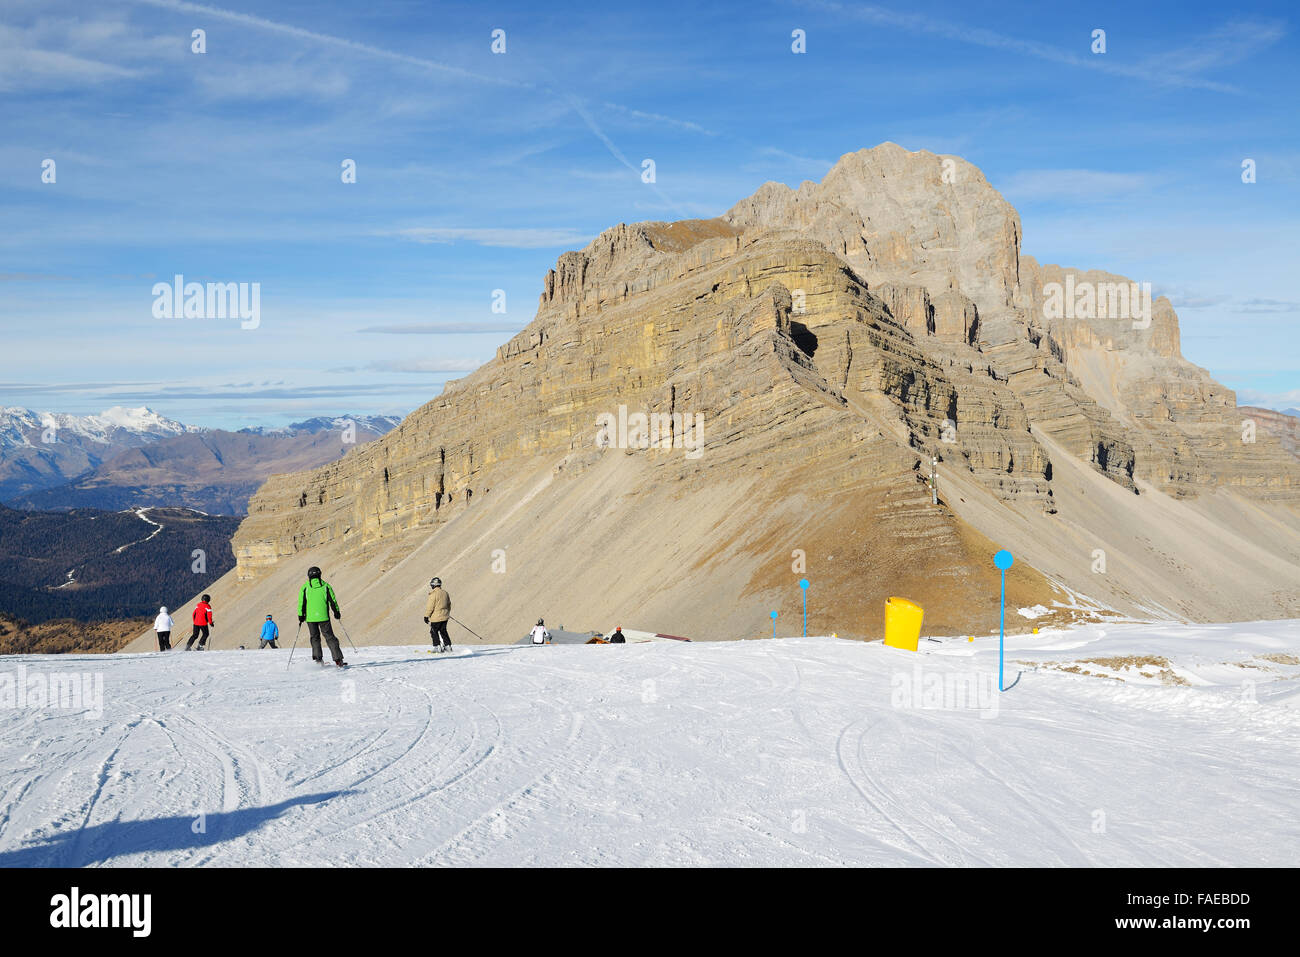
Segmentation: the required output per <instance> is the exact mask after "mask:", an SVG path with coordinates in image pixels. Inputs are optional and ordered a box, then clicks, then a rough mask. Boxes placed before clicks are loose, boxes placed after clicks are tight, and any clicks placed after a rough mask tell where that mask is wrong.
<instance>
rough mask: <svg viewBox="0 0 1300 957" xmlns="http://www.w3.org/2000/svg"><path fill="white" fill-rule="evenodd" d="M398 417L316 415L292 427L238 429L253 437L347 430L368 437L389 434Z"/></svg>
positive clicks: (317, 433) (343, 431)
mask: <svg viewBox="0 0 1300 957" xmlns="http://www.w3.org/2000/svg"><path fill="white" fill-rule="evenodd" d="M401 421H402V417H401V416H398V415H334V416H331V415H318V416H315V417H314V418H310V419H304V420H303V421H302V422H294V423H293V424H292V425H283V426H277V427H272V426H265V425H259V426H256V427H254V428H250V429H240V430H239V431H240V433H241V434H246V433H250V434H253V435H303V434H307V435H319V434H320V433H321V432H338V433H339V434H340V435H342V434H344V433H345V432H346V431H347V430H349V429H355V430H356V431H358V432H364V433H367V434H369V435H375V436H379V435H383V434H384V433H386V432H391V431H392V430H393V429H395V428H397V426H398V425H399V424H400V423H401Z"/></svg>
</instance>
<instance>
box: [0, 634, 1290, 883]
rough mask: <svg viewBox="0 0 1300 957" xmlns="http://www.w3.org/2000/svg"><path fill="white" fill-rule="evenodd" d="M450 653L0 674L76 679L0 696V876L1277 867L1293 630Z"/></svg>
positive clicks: (9, 662) (6, 666)
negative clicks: (44, 698) (82, 682)
mask: <svg viewBox="0 0 1300 957" xmlns="http://www.w3.org/2000/svg"><path fill="white" fill-rule="evenodd" d="M218 621H220V619H218ZM345 624H346V622H345ZM282 626H283V623H282ZM285 631H286V632H287V640H286V644H288V643H289V642H290V641H292V637H293V636H292V628H291V627H289V628H286V629H285ZM461 634H462V635H463V632H462V633H461ZM226 640H227V641H228V642H229V641H231V640H232V638H231V636H227V638H226ZM457 640H458V641H460V639H459V638H458V639H457ZM250 643H251V642H250ZM345 648H347V645H346V643H345ZM458 649H459V654H458V655H457V656H455V657H452V656H447V657H442V656H432V655H429V654H427V653H426V652H425V651H424V649H423V648H415V647H368V648H363V649H361V650H360V652H358V653H351V649H348V651H349V658H350V659H351V660H353V661H354V662H355V667H353V668H351V669H349V670H347V671H344V672H338V671H336V670H335V669H334V668H332V667H330V668H327V669H321V668H319V667H318V666H316V665H314V664H313V663H311V662H310V661H309V660H308V658H307V656H306V655H305V654H304V645H303V644H299V646H298V650H297V654H296V655H295V657H294V661H293V666H292V670H289V671H286V670H285V663H286V661H287V659H288V655H289V652H288V651H287V650H281V651H279V652H274V651H265V652H257V651H251V650H250V651H238V650H230V651H214V652H207V653H205V654H202V655H200V654H186V653H183V652H176V653H173V654H171V655H168V656H162V655H156V654H154V655H145V654H132V655H117V656H111V657H95V656H81V657H71V656H64V657H59V658H39V657H26V658H17V657H15V658H5V659H0V676H3V675H6V674H10V675H17V674H18V669H19V668H20V667H22V668H26V669H27V674H28V676H29V677H30V675H32V674H37V673H39V674H42V675H48V674H49V673H50V672H52V671H55V670H58V671H62V672H69V671H81V670H82V669H84V670H86V672H88V673H90V674H91V675H92V676H93V674H96V673H98V674H102V679H103V708H102V716H100V717H98V718H95V717H93V716H92V717H91V718H90V719H88V718H87V716H86V714H85V713H82V712H75V713H74V712H72V711H70V710H54V709H49V708H43V709H41V708H32V707H27V708H13V707H3V706H0V769H2V770H0V866H13V865H95V864H144V865H182V866H189V865H219V866H238V865H242V864H272V865H308V866H318V865H330V864H363V865H370V864H390V865H408V864H420V865H422V864H447V865H467V864H485V865H487V864H494V865H534V864H560V865H563V864H595V865H613V864H621V865H679V864H700V865H703V864H712V865H823V864H831V865H838V864H860V865H873V864H901V865H944V864H952V865H982V864H988V865H1031V864H1047V865H1057V864H1061V865H1106V866H1122V865H1178V864H1186V865H1222V864H1240V865H1246V864H1266V865H1291V864H1294V862H1295V858H1296V852H1297V850H1300V815H1297V810H1298V809H1300V761H1297V760H1296V755H1297V753H1300V622H1297V621H1282V622H1255V623H1248V624H1241V625H1212V626H1186V625H1142V624H1128V625H1106V626H1089V627H1086V628H1081V629H1078V630H1073V631H1068V632H1065V631H1062V632H1053V633H1044V634H1041V635H1037V636H1020V637H1016V638H1013V639H1009V640H1008V655H1007V658H1008V671H1007V681H1008V683H1009V684H1010V683H1012V682H1014V686H1013V687H1012V688H1011V690H1009V691H1007V692H1006V693H1005V694H1002V695H997V693H996V691H995V690H993V689H994V685H993V682H995V681H996V672H997V638H996V636H995V637H992V638H986V637H981V638H977V639H975V640H974V641H969V642H968V641H966V640H965V639H964V638H957V639H948V640H946V641H943V642H941V643H936V642H923V643H922V650H921V653H911V652H904V651H898V650H895V649H891V648H886V647H884V646H883V645H880V644H878V643H874V644H864V643H860V642H849V641H842V640H837V639H833V638H803V639H781V640H763V641H745V642H727V643H721V642H719V643H704V642H697V643H692V644H679V643H667V644H644V645H625V646H617V645H592V646H551V647H542V648H529V647H511V646H491V647H486V646H482V645H479V646H477V647H473V648H470V647H468V646H467V645H466V644H464V643H461V644H459V645H458ZM1130 658H1131V659H1132V660H1131V661H1130V660H1128V659H1130ZM1069 668H1074V669H1077V670H1078V671H1089V672H1091V674H1090V675H1084V674H1081V673H1074V672H1071V671H1068V670H1064V669H1069ZM1117 678H1118V680H1117ZM4 686H5V679H4V678H3V677H0V698H3V694H4ZM963 688H964V689H966V690H967V691H973V692H974V695H973V697H967V698H966V700H965V701H963V700H961V697H962V690H961V689H963ZM945 689H946V692H945ZM91 710H92V711H93V710H94V709H93V707H92V709H91ZM199 815H202V818H200V817H199Z"/></svg>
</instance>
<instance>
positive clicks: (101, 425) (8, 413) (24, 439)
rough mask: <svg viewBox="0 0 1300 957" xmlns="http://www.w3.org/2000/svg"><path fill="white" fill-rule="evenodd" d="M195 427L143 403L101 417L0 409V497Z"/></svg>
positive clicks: (55, 482) (60, 480)
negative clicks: (134, 407) (136, 406)
mask: <svg viewBox="0 0 1300 957" xmlns="http://www.w3.org/2000/svg"><path fill="white" fill-rule="evenodd" d="M198 431H200V430H199V429H198V428H197V427H195V426H187V425H183V424H182V423H180V422H177V421H175V420H173V419H168V418H166V417H165V416H161V415H158V414H157V413H156V412H154V411H153V410H152V409H148V408H144V407H141V408H138V409H125V408H122V407H121V406H114V407H113V408H111V409H108V410H106V411H105V412H103V413H101V414H100V415H65V414H62V413H57V412H35V411H33V410H31V409H24V408H19V407H12V406H11V407H5V408H0V501H8V500H10V499H13V498H17V497H19V496H21V495H25V494H26V493H28V492H32V491H36V490H39V489H45V488H50V487H52V486H55V485H62V484H63V483H64V482H67V481H68V480H69V479H70V478H72V477H73V476H76V475H81V474H83V473H85V472H88V471H90V470H91V469H93V468H95V467H96V466H98V465H99V464H100V463H102V462H105V461H107V460H108V459H111V458H113V456H115V455H117V454H119V453H121V452H124V451H126V450H127V449H132V448H137V447H139V446H142V445H149V444H151V443H153V442H158V441H161V440H163V439H167V438H171V437H173V436H178V435H185V434H187V433H192V432H198Z"/></svg>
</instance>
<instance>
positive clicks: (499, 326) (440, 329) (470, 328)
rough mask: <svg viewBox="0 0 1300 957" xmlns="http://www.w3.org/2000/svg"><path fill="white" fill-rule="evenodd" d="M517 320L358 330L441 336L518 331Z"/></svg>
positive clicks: (409, 325) (430, 323)
mask: <svg viewBox="0 0 1300 957" xmlns="http://www.w3.org/2000/svg"><path fill="white" fill-rule="evenodd" d="M521 328H523V327H522V326H520V325H519V323H517V322H408V323H401V324H392V325H385V326H366V327H365V328H364V329H358V330H357V332H370V333H378V334H381V335H387V336H439V335H447V334H449V333H466V332H467V333H483V332H496V333H500V332H518V331H519V330H520V329H521Z"/></svg>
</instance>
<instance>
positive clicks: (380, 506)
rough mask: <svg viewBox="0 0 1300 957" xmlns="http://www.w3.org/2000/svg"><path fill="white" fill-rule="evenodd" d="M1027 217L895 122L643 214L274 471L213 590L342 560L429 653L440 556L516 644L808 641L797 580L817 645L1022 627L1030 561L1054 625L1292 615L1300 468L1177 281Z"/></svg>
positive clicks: (264, 598) (379, 606)
mask: <svg viewBox="0 0 1300 957" xmlns="http://www.w3.org/2000/svg"><path fill="white" fill-rule="evenodd" d="M1020 236H1021V230H1020V221H1019V217H1018V215H1017V214H1016V211H1015V210H1014V209H1013V208H1012V207H1011V206H1010V204H1008V203H1007V202H1006V201H1005V200H1004V199H1003V198H1002V197H1001V195H999V194H998V193H997V191H996V190H994V189H993V188H992V187H991V186H990V184H989V183H988V182H987V180H986V179H985V178H984V176H983V174H982V173H980V171H979V170H978V169H976V168H975V167H974V166H972V165H971V164H969V163H967V162H965V161H964V160H962V159H960V158H958V157H953V156H938V155H935V154H932V153H927V152H915V153H914V152H907V151H905V150H904V149H902V148H901V147H898V146H896V145H894V144H884V145H882V146H879V147H876V148H875V149H870V150H863V151H860V152H857V153H851V154H848V155H846V156H844V157H843V158H842V159H841V160H840V161H839V163H838V164H836V166H835V167H834V168H833V169H832V170H831V171H830V172H829V173H828V174H827V176H826V178H825V179H824V180H823V181H822V182H821V183H810V182H809V183H804V184H802V185H801V186H800V187H799V188H798V189H790V188H788V187H786V186H783V185H781V184H776V183H768V184H765V185H764V186H762V187H761V188H759V190H758V191H757V192H756V193H755V194H754V195H753V196H751V197H750V198H748V199H746V200H743V201H742V202H740V203H738V204H737V205H736V206H735V207H733V208H732V209H731V210H730V211H728V212H727V213H726V214H725V215H723V216H720V217H718V218H716V219H711V220H690V221H683V222H676V223H657V222H650V223H637V224H632V225H624V224H620V225H618V226H616V227H614V228H612V229H609V230H607V231H605V232H604V233H602V234H601V235H599V236H598V237H596V239H594V240H593V241H592V242H591V243H590V244H589V245H588V246H587V247H585V248H584V249H582V250H580V251H574V252H567V253H565V254H563V255H562V256H561V257H560V258H559V261H558V262H557V263H556V266H555V268H554V269H553V270H551V271H549V272H548V273H547V275H546V277H545V279H544V282H543V290H542V293H541V296H540V299H539V303H538V310H537V314H536V317H535V318H534V320H533V321H532V322H531V323H530V324H529V325H528V326H527V327H526V328H525V329H524V330H523V331H522V332H520V333H519V334H518V335H516V336H515V337H514V338H512V339H511V340H510V341H509V342H507V343H506V344H505V345H503V346H502V347H501V348H500V349H499V350H498V352H497V355H496V357H495V358H494V359H493V360H492V361H490V362H488V363H487V364H486V365H484V366H483V367H481V368H480V369H478V370H477V371H476V372H474V373H472V374H470V375H468V376H466V377H465V378H463V379H460V380H457V381H454V382H451V383H448V384H447V385H446V387H445V388H444V390H443V392H442V394H441V395H440V396H438V397H437V398H435V399H433V400H432V401H430V402H429V403H427V404H426V405H424V406H423V407H421V408H420V409H418V410H416V411H415V412H414V413H412V414H411V415H410V416H408V417H407V418H406V419H405V420H404V421H403V422H402V424H401V425H400V426H399V427H398V428H397V429H395V430H394V431H393V432H391V433H389V434H388V435H386V436H384V437H383V438H381V439H379V440H377V441H376V442H373V443H371V444H369V445H367V446H364V447H361V448H358V449H356V450H354V451H351V452H349V454H347V455H346V456H344V457H343V458H342V459H341V460H339V461H337V462H334V463H331V464H329V465H326V466H323V467H320V468H316V469H313V470H310V471H305V472H302V473H298V474H292V475H277V476H274V477H272V478H271V479H269V480H268V481H267V482H266V483H265V485H263V486H262V487H261V489H260V490H259V491H258V492H257V494H256V495H255V496H254V497H253V499H252V500H251V502H250V505H249V514H248V517H247V519H245V521H244V522H243V523H242V524H241V526H240V528H239V531H238V533H237V534H236V536H235V539H234V543H233V544H234V549H235V554H236V559H237V567H236V569H235V571H233V572H232V573H231V574H229V575H227V576H225V577H224V578H223V579H222V580H221V581H220V582H218V583H217V584H216V585H215V586H214V589H215V590H216V591H218V592H220V593H221V595H222V597H223V600H224V601H225V602H226V603H227V605H229V606H237V607H243V606H247V607H248V608H253V609H257V610H261V609H262V608H264V607H270V606H271V605H273V604H274V603H276V602H280V603H281V604H287V603H290V602H291V601H292V595H293V594H294V592H295V590H296V587H297V584H298V583H299V581H300V579H301V577H302V575H303V572H304V571H305V569H306V567H307V566H308V565H310V564H319V565H321V566H322V567H323V568H325V569H326V573H327V577H330V578H331V579H332V580H333V582H334V584H335V586H336V588H338V590H339V594H340V595H341V597H342V601H343V607H344V609H345V617H346V618H347V619H348V621H349V622H350V623H351V624H350V628H351V634H352V636H353V638H354V639H355V640H356V641H358V642H363V641H373V642H380V643H393V642H397V641H404V640H405V641H415V640H421V639H422V637H423V625H422V624H421V622H420V616H421V610H422V602H423V595H424V592H425V586H426V583H427V581H428V579H429V577H430V576H431V575H433V574H438V575H440V576H441V577H442V578H443V579H444V581H445V582H447V584H448V587H449V590H450V591H451V594H452V596H453V601H454V602H455V604H454V610H453V614H455V615H456V616H457V617H459V618H461V620H463V621H464V622H465V623H466V624H467V625H469V626H470V627H472V628H474V629H475V630H476V631H478V632H479V633H480V634H484V635H488V636H489V637H491V638H492V639H493V640H503V641H504V640H513V639H514V638H517V637H518V636H519V635H520V634H522V631H523V630H526V629H527V626H528V625H529V624H530V623H531V621H534V620H536V618H537V617H538V616H539V615H544V616H546V617H547V618H548V620H551V619H552V618H556V620H558V621H562V622H567V623H569V624H570V626H571V627H575V628H579V629H586V628H600V629H602V630H603V629H605V628H607V627H612V626H613V625H614V624H617V623H621V624H623V625H624V626H627V627H633V628H641V629H647V630H653V631H660V632H666V633H671V634H678V635H686V636H691V637H696V638H740V637H746V636H758V635H762V634H764V633H767V634H770V633H771V628H772V619H771V618H770V613H771V612H772V611H776V612H777V613H778V615H779V617H778V620H777V625H778V629H777V630H778V634H782V633H784V634H791V633H798V631H799V630H800V628H801V627H802V621H801V617H800V616H801V601H802V598H803V594H802V593H801V591H800V589H799V587H798V581H799V580H800V579H801V578H806V579H807V580H808V581H809V583H810V587H809V588H808V590H807V603H808V627H809V628H810V629H811V630H812V632H814V633H828V632H831V631H836V632H838V633H839V634H841V635H856V636H871V635H878V634H880V632H881V630H882V625H883V603H884V600H885V598H886V597H888V596H890V595H905V596H907V597H909V598H912V599H914V600H916V601H918V602H920V603H921V604H922V605H923V606H924V607H925V609H926V618H925V628H926V629H927V630H929V631H931V632H933V633H941V632H946V633H949V634H951V633H957V634H963V633H972V632H975V631H987V629H989V628H996V624H997V601H998V588H997V572H996V571H995V570H994V568H993V566H992V563H991V558H992V554H993V552H994V550H996V548H998V547H1006V548H1009V549H1011V551H1012V552H1013V553H1014V554H1015V555H1016V565H1015V566H1014V567H1013V569H1012V570H1011V573H1010V574H1009V576H1008V589H1009V601H1011V602H1013V603H1018V604H1020V605H1033V604H1043V605H1044V606H1046V607H1048V608H1051V609H1053V616H1054V617H1055V618H1057V619H1059V618H1061V617H1069V616H1093V617H1095V616H1098V615H1109V614H1119V615H1130V616H1141V617H1153V616H1154V617H1168V618H1186V619H1196V620H1207V619H1209V620H1246V619H1251V618H1263V617H1281V616H1295V615H1298V614H1300V596H1297V594H1296V590H1295V587H1294V586H1295V582H1296V581H1297V580H1300V520H1298V519H1300V514H1298V512H1297V508H1298V505H1300V463H1297V462H1296V460H1295V459H1294V458H1293V457H1292V456H1291V455H1289V454H1288V453H1287V452H1286V450H1285V449H1284V448H1283V447H1282V446H1281V444H1279V442H1278V441H1277V439H1276V438H1274V437H1273V436H1271V435H1268V434H1267V433H1265V432H1261V434H1260V435H1259V436H1258V438H1257V440H1256V441H1255V442H1251V443H1247V442H1243V441H1242V433H1241V425H1240V418H1241V416H1240V414H1239V410H1237V408H1236V403H1235V396H1234V394H1233V393H1232V391H1231V390H1229V389H1226V388H1224V387H1222V386H1221V385H1219V384H1218V383H1216V382H1214V380H1213V379H1211V377H1210V376H1209V375H1208V373H1206V372H1205V370H1203V369H1200V368H1198V367H1197V366H1195V365H1193V364H1191V363H1189V362H1187V361H1186V360H1185V359H1184V358H1183V357H1182V355H1181V351H1180V348H1179V338H1178V320H1177V316H1176V314H1175V312H1174V310H1173V308H1172V306H1171V305H1170V304H1169V302H1168V300H1166V299H1164V298H1157V299H1155V300H1154V301H1153V300H1152V299H1151V297H1150V294H1149V291H1148V290H1149V288H1150V287H1149V285H1146V286H1144V285H1143V283H1141V282H1138V283H1133V282H1131V281H1130V280H1128V279H1125V278H1123V277H1119V276H1111V275H1108V274H1105V273H1100V272H1095V271H1083V270H1078V269H1073V268H1065V267H1060V266H1052V265H1041V264H1039V263H1038V262H1037V261H1036V260H1034V259H1033V258H1031V257H1029V256H1026V255H1022V254H1021V250H1020ZM932 468H933V469H934V470H935V471H936V472H937V498H938V502H937V504H935V503H934V502H933V500H932V491H931V488H930V486H929V477H930V473H931V470H932ZM251 614H252V612H250V615H251ZM1014 618H1015V616H1013V620H1014ZM251 623H252V619H251V618H250V619H249V624H250V625H251ZM462 639H464V640H468V636H467V635H464V634H463V633H462Z"/></svg>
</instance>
